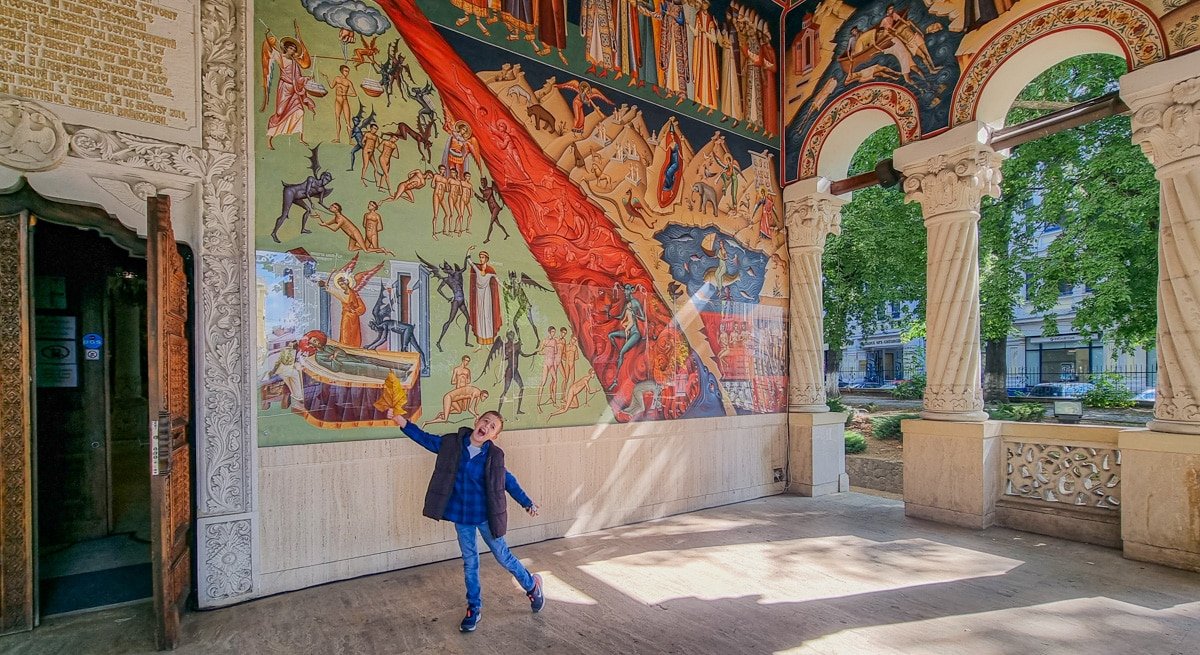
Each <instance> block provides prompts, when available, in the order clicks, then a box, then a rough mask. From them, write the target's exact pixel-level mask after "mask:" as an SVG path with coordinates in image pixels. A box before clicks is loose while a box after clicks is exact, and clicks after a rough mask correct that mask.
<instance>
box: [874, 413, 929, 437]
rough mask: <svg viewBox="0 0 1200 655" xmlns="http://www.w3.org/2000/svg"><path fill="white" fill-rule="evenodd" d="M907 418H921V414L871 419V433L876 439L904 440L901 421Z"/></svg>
mask: <svg viewBox="0 0 1200 655" xmlns="http://www.w3.org/2000/svg"><path fill="white" fill-rule="evenodd" d="M906 418H921V415H920V414H892V415H891V416H880V417H878V418H873V419H871V432H872V433H873V434H874V435H875V438H876V439H889V440H890V439H902V438H903V437H904V435H903V434H902V433H901V432H900V421H903V420H904V419H906Z"/></svg>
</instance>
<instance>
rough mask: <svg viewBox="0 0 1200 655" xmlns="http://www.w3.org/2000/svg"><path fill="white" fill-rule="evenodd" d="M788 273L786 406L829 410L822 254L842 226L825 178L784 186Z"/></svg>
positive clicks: (839, 204)
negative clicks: (826, 398) (827, 401)
mask: <svg viewBox="0 0 1200 655" xmlns="http://www.w3.org/2000/svg"><path fill="white" fill-rule="evenodd" d="M784 195H785V197H784V216H785V220H786V222H787V234H788V255H789V264H790V269H791V274H790V275H789V280H790V284H789V287H790V289H789V298H788V300H789V303H788V304H789V310H790V312H789V313H790V319H789V321H788V325H789V329H788V345H789V348H788V364H789V366H788V411H789V412H828V411H829V406H828V405H826V404H825V318H824V317H825V310H824V304H823V300H822V295H821V294H822V291H821V255H822V253H823V252H824V250H825V238H826V237H827V236H828V235H830V234H840V233H841V231H842V226H841V219H842V214H841V212H842V205H844V204H846V201H845V200H844V199H842V198H839V197H837V196H835V195H833V194H831V193H829V180H827V179H825V178H809V179H807V180H802V181H800V182H798V183H796V184H794V185H792V186H789V187H788V188H787V189H786V190H785V194H784Z"/></svg>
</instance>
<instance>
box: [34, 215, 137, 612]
mask: <svg viewBox="0 0 1200 655" xmlns="http://www.w3.org/2000/svg"><path fill="white" fill-rule="evenodd" d="M32 241H33V271H32V276H31V277H32V279H31V303H30V304H31V309H32V310H33V313H34V316H35V320H34V330H33V334H32V335H31V336H32V341H33V357H34V392H35V407H36V412H35V421H34V433H33V443H34V448H35V458H36V459H35V461H36V473H35V476H36V478H35V479H36V495H35V500H34V507H35V509H36V516H37V541H36V544H37V552H36V556H37V561H38V569H37V570H38V589H39V603H38V604H39V608H40V614H41V616H43V617H45V616H49V615H54V614H62V613H67V612H74V611H79V610H84V609H89V608H96V607H103V606H110V605H115V604H119V603H128V602H132V601H138V600H142V599H146V600H149V599H150V598H151V596H152V585H151V547H150V544H151V520H150V434H149V429H148V427H147V415H148V405H147V391H148V378H147V362H146V346H147V339H146V329H147V326H146V316H147V314H146V309H147V308H146V303H147V300H146V298H147V296H146V293H147V292H146V259H145V251H144V248H143V249H142V252H130V251H129V250H128V249H126V248H123V247H121V246H118V245H117V244H116V243H114V242H113V241H112V240H110V239H108V238H106V237H105V236H103V235H101V234H99V233H98V232H96V231H93V230H86V229H79V228H74V227H68V226H63V225H58V224H55V223H50V222H47V221H39V222H37V224H36V225H35V227H34V229H33V232H32Z"/></svg>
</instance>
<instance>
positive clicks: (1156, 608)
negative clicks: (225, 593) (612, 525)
mask: <svg viewBox="0 0 1200 655" xmlns="http://www.w3.org/2000/svg"><path fill="white" fill-rule="evenodd" d="M516 552H517V554H518V556H520V557H521V558H522V559H523V560H524V561H525V562H527V563H528V564H529V565H530V566H531V568H532V569H533V570H535V571H540V572H542V574H543V575H544V576H545V578H546V590H547V596H548V598H549V602H548V604H547V607H546V609H545V611H544V612H542V613H541V614H538V615H532V614H530V612H529V607H528V603H527V602H526V600H525V597H524V595H522V594H521V592H520V590H518V589H517V588H516V586H515V585H514V584H513V582H512V581H511V578H507V574H506V573H505V572H504V571H502V570H501V569H500V567H499V566H497V565H496V564H495V562H494V561H490V560H489V561H487V562H485V564H484V568H483V572H484V604H485V607H484V618H483V621H482V623H481V624H480V626H479V631H478V632H476V633H474V634H470V635H463V634H459V633H458V631H457V626H458V621H459V619H460V618H461V616H462V610H463V601H462V593H463V591H462V582H461V566H460V564H459V562H458V561H449V562H441V563H438V564H432V565H428V566H421V567H417V568H413V569H407V570H404V571H395V572H392V573H385V574H380V575H375V576H370V577H366V578H360V579H357V580H350V581H345V582H338V583H334V584H329V585H325V586H322V587H316V588H313V589H306V590H302V591H298V592H294V593H290V594H284V595H280V596H275V597H272V598H264V599H261V600H257V601H253V602H250V603H246V604H243V605H239V606H237V607H233V608H226V609H222V610H217V611H211V612H193V613H191V614H188V615H187V616H186V617H185V622H184V630H185V634H186V643H185V644H184V646H182V647H181V648H180V649H179V652H181V653H205V654H208V653H281V654H282V653H286V654H293V653H354V654H359V653H467V652H471V653H523V652H547V653H556V654H557V653H688V654H689V655H693V654H701V653H714V654H720V655H729V654H731V653H797V654H799V653H805V654H818V653H819V654H825V653H867V654H870V655H877V654H890V653H946V654H955V655H959V654H964V653H966V654H969V655H984V654H988V653H1020V654H1021V655H1029V654H1033V653H1087V654H1088V655H1102V654H1106V653H1111V654H1113V655H1118V654H1119V655H1129V654H1134V653H1136V654H1139V655H1147V654H1148V655H1157V654H1160V653H1161V654H1168V653H1178V654H1180V655H1183V654H1187V655H1194V654H1195V653H1197V652H1200V575H1196V574H1191V573H1185V572H1181V571H1176V570H1173V569H1168V568H1164V567H1159V566H1154V565H1148V564H1141V563H1138V562H1133V561H1128V560H1125V559H1122V557H1121V554H1120V553H1119V552H1118V551H1115V550H1108V549H1104V548H1098V547H1095V546H1087V545H1083V544H1076V543H1072V542H1066V541H1060V540H1058V539H1052V538H1047V537H1040V536H1037V535H1033V534H1026V533H1021V532H1015V531H1012V530H1005V529H999V528H994V529H990V530H984V531H973V530H966V529H958V528H950V527H946V526H942V525H939V524H935V523H929V522H925V521H919V520H915V519H907V518H905V517H904V510H903V504H902V503H900V502H899V501H897V500H894V499H889V498H881V497H876V496H868V495H864V494H857V493H849V494H839V495H837V496H832V497H825V498H818V499H811V498H800V497H795V496H776V497H772V498H765V499H760V500H756V501H751V502H746V503H740V504H737V505H730V506H727V507H721V508H716V509H710V510H705V511H702V512H696V513H692V514H686V515H681V516H675V517H670V518H666V519H662V520H658V521H652V522H648V523H641V524H638V525H632V526H627V527H622V528H616V529H612V530H604V531H601V532H596V533H593V534H588V535H584V536H579V537H571V538H566V539H557V540H553V541H547V542H543V543H540V544H533V545H529V546H523V547H520V548H518V549H516ZM148 621H149V609H148V606H146V605H140V606H133V607H127V608H120V609H113V610H107V611H103V612H96V613H91V614H84V615H77V616H73V617H63V618H58V619H53V620H50V621H47V622H46V623H45V624H44V625H43V626H42V627H40V628H39V629H38V630H36V631H35V632H33V633H29V634H24V635H15V636H10V637H5V638H0V652H4V653H9V654H12V655H16V654H17V653H67V654H69V655H80V654H81V653H137V652H148V651H149V650H150V649H151V640H150V627H149V623H148Z"/></svg>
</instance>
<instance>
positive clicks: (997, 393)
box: [983, 339, 1008, 403]
mask: <svg viewBox="0 0 1200 655" xmlns="http://www.w3.org/2000/svg"><path fill="white" fill-rule="evenodd" d="M1007 351H1008V339H993V340H990V341H986V342H984V345H983V402H985V403H1006V402H1008V384H1007V381H1008V356H1007V355H1008V352H1007Z"/></svg>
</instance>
